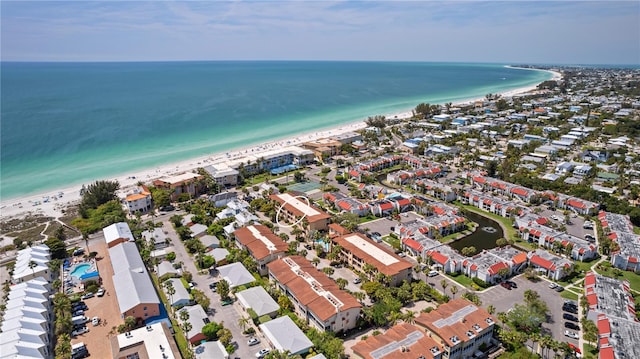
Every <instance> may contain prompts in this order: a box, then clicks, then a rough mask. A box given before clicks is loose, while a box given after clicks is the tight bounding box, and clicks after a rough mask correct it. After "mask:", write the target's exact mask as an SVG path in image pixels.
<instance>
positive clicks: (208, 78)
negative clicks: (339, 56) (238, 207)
mask: <svg viewBox="0 0 640 359" xmlns="http://www.w3.org/2000/svg"><path fill="white" fill-rule="evenodd" d="M549 78H551V75H550V74H549V73H547V72H540V71H530V70H522V69H513V68H507V67H504V65H501V64H466V63H413V62H286V61H281V62H280V61H275V62H249V61H246V62H238V61H235V62H231V61H229V62H136V63H122V62H120V63H14V62H3V63H1V83H0V85H1V89H2V92H1V104H0V105H1V106H0V107H1V119H0V146H1V148H0V149H1V151H0V160H1V167H0V169H1V173H0V198H1V199H2V200H7V199H12V198H16V197H20V196H24V195H32V194H38V193H43V192H45V191H49V190H56V189H59V188H65V187H69V186H73V185H78V184H82V183H85V184H88V183H90V182H93V181H95V180H98V179H108V178H115V177H116V176H118V175H122V174H126V173H133V172H135V171H136V170H141V169H149V168H154V167H157V166H160V165H165V164H168V163H172V162H178V161H182V160H185V159H189V158H195V157H200V156H206V155H210V154H214V153H219V152H226V151H230V150H233V149H238V148H242V147H246V146H249V145H254V144H258V143H261V142H266V141H271V140H275V139H279V138H286V137H291V136H293V135H297V134H302V133H309V132H312V131H315V130H320V129H326V128H330V127H336V126H338V125H341V124H347V123H352V122H357V121H362V120H363V119H366V118H367V117H368V116H374V115H378V114H393V113H399V112H403V111H407V110H410V109H412V108H414V107H415V106H416V105H417V104H418V103H420V102H426V103H431V104H434V103H447V102H456V101H461V100H466V99H471V98H477V97H484V96H485V95H486V94H488V93H497V92H503V91H508V90H510V89H515V88H520V87H524V86H528V85H531V84H535V83H539V82H542V81H544V80H547V79H549Z"/></svg>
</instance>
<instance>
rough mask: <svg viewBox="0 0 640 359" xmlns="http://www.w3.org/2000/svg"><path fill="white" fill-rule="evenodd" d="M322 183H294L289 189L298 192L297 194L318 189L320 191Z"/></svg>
mask: <svg viewBox="0 0 640 359" xmlns="http://www.w3.org/2000/svg"><path fill="white" fill-rule="evenodd" d="M320 187H321V186H320V183H318V182H312V181H307V182H300V183H294V184H292V185H290V186H287V189H288V190H289V191H297V192H305V193H306V192H311V191H313V190H316V189H320Z"/></svg>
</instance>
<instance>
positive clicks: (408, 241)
mask: <svg viewBox="0 0 640 359" xmlns="http://www.w3.org/2000/svg"><path fill="white" fill-rule="evenodd" d="M402 243H404V245H405V246H407V247H409V248H411V249H413V250H415V251H418V252H422V250H423V247H422V244H420V243H418V242H416V241H415V240H413V239H411V238H406V239H403V240H402Z"/></svg>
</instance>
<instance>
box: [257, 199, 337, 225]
mask: <svg viewBox="0 0 640 359" xmlns="http://www.w3.org/2000/svg"><path fill="white" fill-rule="evenodd" d="M269 198H270V199H271V200H273V201H276V202H278V203H279V207H280V209H279V210H278V211H279V216H278V218H276V219H277V221H278V222H279V224H284V225H286V224H291V225H293V224H294V223H295V224H298V225H300V226H301V227H302V229H303V230H304V231H306V232H307V233H308V232H310V231H327V230H328V225H329V220H330V219H331V216H330V215H328V214H327V213H325V212H323V211H322V210H320V209H318V208H316V207H315V206H313V205H311V204H308V202H307V201H303V200H301V199H300V198H299V197H295V196H292V195H291V194H289V193H282V194H272V195H271V196H269ZM305 222H306V223H305ZM303 224H306V226H303Z"/></svg>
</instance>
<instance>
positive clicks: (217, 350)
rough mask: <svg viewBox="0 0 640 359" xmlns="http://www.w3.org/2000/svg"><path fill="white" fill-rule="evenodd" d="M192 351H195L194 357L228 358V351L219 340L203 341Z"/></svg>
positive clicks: (198, 358)
mask: <svg viewBox="0 0 640 359" xmlns="http://www.w3.org/2000/svg"><path fill="white" fill-rule="evenodd" d="M193 351H194V353H196V359H210V358H221V359H227V358H229V353H227V350H226V349H225V347H224V345H222V344H221V343H220V341H215V342H204V343H202V344H200V345H198V346H197V347H196V348H195V349H194V350H193Z"/></svg>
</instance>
